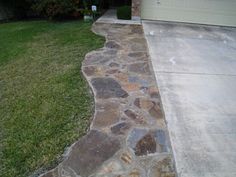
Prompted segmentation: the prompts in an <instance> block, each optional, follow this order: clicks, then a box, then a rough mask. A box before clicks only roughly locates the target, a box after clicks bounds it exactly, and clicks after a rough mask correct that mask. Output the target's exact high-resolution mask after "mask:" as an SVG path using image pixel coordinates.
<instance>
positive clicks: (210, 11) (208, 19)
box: [141, 0, 236, 26]
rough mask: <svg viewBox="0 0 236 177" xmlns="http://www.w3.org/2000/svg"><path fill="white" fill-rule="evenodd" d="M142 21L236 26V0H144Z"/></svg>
mask: <svg viewBox="0 0 236 177" xmlns="http://www.w3.org/2000/svg"><path fill="white" fill-rule="evenodd" d="M141 9H142V11H141V17H142V19H150V20H164V21H178V22H190V23H203V24H214V25H226V26H236V0H142V7H141Z"/></svg>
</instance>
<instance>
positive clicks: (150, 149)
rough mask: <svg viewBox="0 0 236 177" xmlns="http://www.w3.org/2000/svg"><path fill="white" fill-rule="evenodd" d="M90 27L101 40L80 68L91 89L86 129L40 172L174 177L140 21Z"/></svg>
mask: <svg viewBox="0 0 236 177" xmlns="http://www.w3.org/2000/svg"><path fill="white" fill-rule="evenodd" d="M93 31H94V32H96V33H97V34H100V35H104V36H106V39H107V42H106V44H105V46H104V48H102V49H99V50H96V51H93V52H91V53H89V54H87V55H86V58H85V60H84V62H83V67H82V71H83V73H84V75H85V77H86V79H87V81H88V82H89V84H90V86H91V88H92V90H93V92H94V94H95V115H94V119H93V121H92V123H91V127H90V131H89V132H88V134H87V135H86V136H85V137H83V138H82V139H80V140H79V141H78V142H76V143H75V144H74V145H73V146H72V147H71V148H70V151H69V152H68V156H67V157H66V158H65V160H64V161H63V162H62V163H61V164H59V166H58V167H56V168H55V169H53V170H52V171H49V172H48V173H46V174H44V175H42V177H175V169H174V162H173V157H172V151H171V148H170V143H169V138H168V137H169V136H168V132H167V128H166V123H165V119H164V115H163V111H162V107H161V100H160V96H159V91H158V88H157V86H156V81H155V77H154V73H153V71H152V69H151V68H152V67H151V66H150V60H149V56H148V52H147V46H146V41H145V38H144V35H143V30H142V26H141V25H118V24H103V23H95V24H94V26H93Z"/></svg>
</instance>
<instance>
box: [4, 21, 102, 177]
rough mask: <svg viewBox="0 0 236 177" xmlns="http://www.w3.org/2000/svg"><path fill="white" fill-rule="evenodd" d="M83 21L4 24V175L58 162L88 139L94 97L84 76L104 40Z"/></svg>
mask: <svg viewBox="0 0 236 177" xmlns="http://www.w3.org/2000/svg"><path fill="white" fill-rule="evenodd" d="M90 28H91V24H90V23H83V22H64V23H50V22H46V21H32V22H15V23H6V24H0V176H1V177H26V176H28V175H31V174H32V173H33V172H34V171H35V170H37V169H39V168H42V167H43V168H48V167H50V166H52V165H53V164H55V163H56V162H57V161H58V160H59V159H60V156H61V155H62V153H63V152H64V150H65V148H66V147H68V146H69V145H70V144H71V143H73V142H74V141H75V140H76V139H78V138H79V137H81V136H83V135H84V134H85V133H86V130H87V129H88V127H89V123H90V118H91V116H92V108H93V98H92V96H91V94H90V93H89V88H88V85H87V82H86V81H85V79H84V78H83V76H82V73H81V62H82V60H83V59H84V56H85V54H86V53H88V52H89V51H91V50H94V49H97V48H100V47H102V46H103V43H104V39H103V38H102V37H99V36H97V35H95V34H93V33H92V32H91V31H90Z"/></svg>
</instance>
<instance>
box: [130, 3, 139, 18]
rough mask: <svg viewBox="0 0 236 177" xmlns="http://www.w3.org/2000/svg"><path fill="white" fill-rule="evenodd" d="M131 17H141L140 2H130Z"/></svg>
mask: <svg viewBox="0 0 236 177" xmlns="http://www.w3.org/2000/svg"><path fill="white" fill-rule="evenodd" d="M132 17H133V18H140V17H141V0H132Z"/></svg>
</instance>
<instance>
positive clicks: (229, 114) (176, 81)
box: [143, 21, 236, 177]
mask: <svg viewBox="0 0 236 177" xmlns="http://www.w3.org/2000/svg"><path fill="white" fill-rule="evenodd" d="M143 26H144V32H145V36H146V39H147V42H148V46H149V50H150V55H151V59H152V64H153V67H154V71H155V75H156V78H157V84H158V86H159V89H160V94H161V99H162V103H163V108H164V111H165V116H166V120H167V124H168V129H169V132H170V139H171V144H172V148H173V151H174V157H175V161H176V168H177V172H178V176H179V177H235V176H236V28H226V27H215V26H211V27H210V26H201V25H188V24H181V23H165V22H154V21H143Z"/></svg>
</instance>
